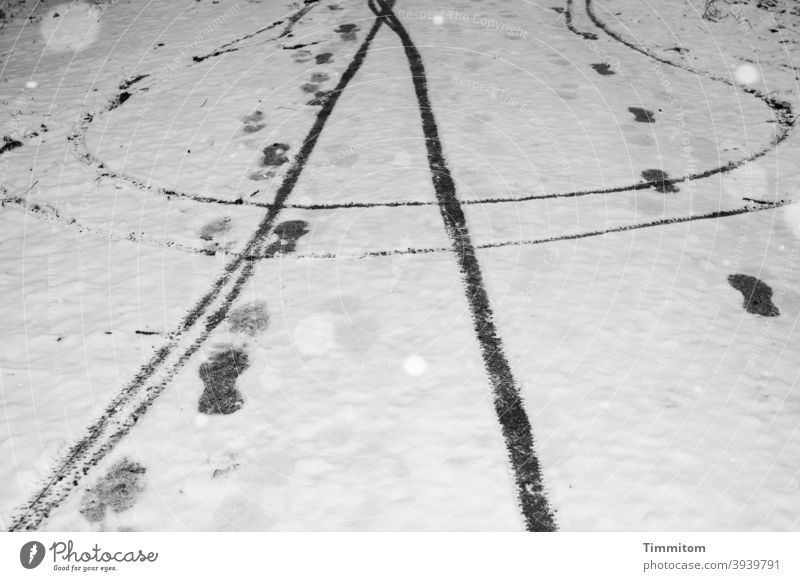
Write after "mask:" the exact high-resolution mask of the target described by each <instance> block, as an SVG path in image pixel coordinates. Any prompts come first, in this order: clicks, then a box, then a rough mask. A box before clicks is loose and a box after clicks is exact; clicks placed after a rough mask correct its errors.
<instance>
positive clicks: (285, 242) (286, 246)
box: [265, 220, 309, 256]
mask: <svg viewBox="0 0 800 581" xmlns="http://www.w3.org/2000/svg"><path fill="white" fill-rule="evenodd" d="M273 232H274V233H275V235H276V236H277V237H278V239H277V240H276V241H275V242H273V243H272V244H270V245H269V246H268V247H267V249H266V251H265V254H267V255H268V256H274V255H276V254H289V253H291V252H294V251H295V249H296V248H297V241H298V240H299V239H300V238H302V237H303V236H305V235H306V234H308V232H309V230H308V222H306V221H305V220H287V221H285V222H281V223H280V224H278V225H277V226H275V230H274V231H273Z"/></svg>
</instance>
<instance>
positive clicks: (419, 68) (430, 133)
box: [369, 0, 556, 531]
mask: <svg viewBox="0 0 800 581" xmlns="http://www.w3.org/2000/svg"><path fill="white" fill-rule="evenodd" d="M376 1H377V4H379V5H380V6H381V9H380V10H378V9H377V7H376ZM369 6H370V8H371V9H372V11H373V12H375V14H376V15H377V16H378V18H379V19H381V20H385V21H386V23H387V25H388V26H389V28H390V29H391V30H393V31H394V32H395V34H397V36H398V37H399V39H400V42H401V43H402V44H403V48H404V50H405V54H406V59H407V60H408V65H409V69H410V72H411V77H412V80H413V84H414V91H415V93H416V97H417V104H418V108H419V112H420V117H421V122H422V130H423V134H424V135H425V145H426V149H427V153H428V165H429V167H430V170H431V178H432V181H433V188H434V191H435V193H436V198H437V201H438V206H439V212H440V214H441V216H442V221H443V223H444V228H445V230H446V232H447V234H448V237H449V238H450V242H451V245H452V248H453V251H454V252H455V254H456V255H457V257H458V262H459V268H460V270H461V275H462V283H463V285H464V291H465V294H466V298H467V304H468V305H469V309H470V314H471V316H472V320H473V327H474V330H475V333H476V336H477V339H478V344H479V346H480V349H481V353H482V355H483V361H484V367H485V369H486V372H487V375H488V376H489V381H490V383H491V385H492V392H493V398H494V406H495V412H496V414H497V419H498V421H499V423H500V425H501V427H502V432H503V437H504V440H505V444H506V449H507V451H508V455H509V460H510V462H511V466H512V469H513V472H514V479H515V481H516V486H517V496H518V500H519V503H520V508H521V509H522V515H523V518H524V519H525V526H526V528H527V529H528V530H529V531H554V530H556V523H555V516H554V514H553V512H552V510H551V509H550V506H549V502H548V500H547V497H546V495H545V492H544V485H543V482H542V474H541V468H540V466H539V459H538V458H537V456H536V453H535V451H534V442H533V430H532V427H531V423H530V420H529V419H528V415H527V413H526V412H525V408H524V406H523V403H522V396H521V393H520V391H519V388H518V387H517V385H516V380H515V379H514V375H513V373H512V371H511V366H510V364H509V363H508V360H507V358H506V356H505V352H504V348H503V343H502V340H501V339H500V335H499V333H498V330H497V328H496V327H495V324H494V314H493V312H492V307H491V303H490V300H489V295H488V294H487V292H486V289H485V287H484V284H483V275H482V273H481V268H480V264H479V263H478V258H477V254H476V251H475V247H474V246H473V244H472V240H471V238H470V234H469V228H468V226H467V220H466V216H465V215H464V210H463V209H462V207H461V204H460V203H459V200H458V197H457V194H456V186H455V181H454V180H453V177H452V176H451V175H450V170H449V169H448V167H447V162H446V159H445V156H444V150H443V147H442V143H441V140H440V138H439V129H438V125H437V123H436V119H435V116H434V114H433V109H432V106H431V101H430V96H429V95H428V81H427V76H426V72H425V66H424V64H423V60H422V55H421V54H420V53H419V51H418V50H417V47H416V45H415V44H414V42H413V41H412V40H411V37H410V35H409V34H408V32H407V31H406V29H405V27H404V26H403V24H402V23H401V22H400V21H399V20H398V19H397V17H396V16H395V14H394V12H393V11H392V4H388V5H387V4H386V3H385V2H384V0H369Z"/></svg>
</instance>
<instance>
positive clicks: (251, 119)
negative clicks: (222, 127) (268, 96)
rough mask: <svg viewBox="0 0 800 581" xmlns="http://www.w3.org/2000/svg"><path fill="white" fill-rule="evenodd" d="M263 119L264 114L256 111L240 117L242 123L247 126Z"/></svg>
mask: <svg viewBox="0 0 800 581" xmlns="http://www.w3.org/2000/svg"><path fill="white" fill-rule="evenodd" d="M263 119H264V112H263V111H258V110H256V111H253V112H252V113H250V114H249V115H245V116H244V117H242V123H247V124H251V123H258V122H259V121H262V120H263Z"/></svg>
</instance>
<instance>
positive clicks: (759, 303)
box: [728, 274, 781, 317]
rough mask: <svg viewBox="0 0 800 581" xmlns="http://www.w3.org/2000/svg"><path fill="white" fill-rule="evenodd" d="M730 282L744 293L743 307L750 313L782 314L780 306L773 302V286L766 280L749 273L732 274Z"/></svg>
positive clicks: (769, 315) (764, 315)
mask: <svg viewBox="0 0 800 581" xmlns="http://www.w3.org/2000/svg"><path fill="white" fill-rule="evenodd" d="M728 284H730V285H731V286H732V287H733V288H735V289H736V290H738V291H739V292H740V293H742V297H743V298H744V304H743V305H742V308H744V310H746V311H747V312H748V313H752V314H753V315H761V316H762V317H777V316H778V315H780V314H781V313H780V311H779V310H778V307H776V306H775V305H774V304H772V288H770V286H769V285H768V284H766V283H765V282H763V281H761V280H759V279H757V278H756V277H754V276H749V275H747V274H732V275H730V276H729V277H728Z"/></svg>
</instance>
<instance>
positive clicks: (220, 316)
mask: <svg viewBox="0 0 800 581" xmlns="http://www.w3.org/2000/svg"><path fill="white" fill-rule="evenodd" d="M381 24H382V20H381V19H379V18H376V19H375V22H374V23H373V25H372V28H371V29H370V31H369V33H368V34H367V36H366V38H365V39H364V42H363V43H362V44H361V46H360V47H359V49H358V51H357V52H356V54H355V56H354V57H353V60H352V61H351V62H350V64H349V65H348V67H347V69H346V70H345V71H344V73H343V74H342V77H341V78H340V80H339V82H338V84H337V85H336V88H335V89H334V90H333V91H332V92H331V94H330V95H329V97H328V99H326V101H325V103H324V104H323V105H322V109H321V110H320V111H319V113H317V117H316V120H315V122H314V125H313V126H312V128H311V130H310V131H309V134H308V136H307V137H306V140H305V141H304V143H303V145H302V147H301V148H300V151H299V153H298V155H297V156H296V158H295V160H294V162H293V163H292V167H291V168H290V169H289V171H288V172H287V173H286V176H285V177H284V180H283V183H282V184H281V187H280V188H279V190H278V193H277V194H276V203H275V204H274V205H273V206H272V207H271V208H270V210H269V212H268V213H267V215H266V216H265V217H264V219H263V220H262V222H261V223H260V225H259V226H258V228H257V229H256V231H255V232H254V234H253V235H252V237H251V239H250V241H249V242H248V244H247V246H246V247H245V249H244V252H243V253H242V255H241V256H239V257H237V258H235V259H234V260H232V261H231V262H230V263H228V264H227V265H226V266H225V268H224V271H223V273H222V274H221V276H220V277H219V278H218V279H217V280H216V281H214V283H213V284H212V287H211V289H210V290H209V292H208V293H206V295H205V296H204V297H203V298H202V299H201V300H200V301H199V302H198V303H197V304H196V305H195V306H194V308H192V310H191V311H189V313H188V314H187V315H186V316H185V317H184V319H183V321H182V322H181V323H180V325H179V326H178V329H177V331H175V332H174V333H172V334H171V337H172V339H171V340H170V342H169V343H167V344H166V345H164V346H162V347H161V348H160V349H159V350H158V351H157V352H156V353H155V355H154V356H153V358H152V359H151V360H150V362H148V363H147V364H145V365H144V366H143V367H142V368H141V369H140V370H139V372H138V373H137V375H136V376H135V377H134V378H133V380H132V381H131V382H130V383H129V384H127V385H126V386H125V387H124V388H123V389H122V391H121V392H120V393H119V394H118V395H117V396H116V397H115V398H114V400H113V401H112V402H111V404H110V405H109V406H108V407H107V408H106V411H105V412H104V413H103V414H102V415H101V416H100V418H98V419H97V420H96V421H95V422H94V423H93V424H92V425H91V426H89V427H88V428H87V433H86V434H85V435H84V436H83V437H82V438H81V439H80V440H79V441H78V442H76V443H75V444H74V445H73V446H72V447H71V448H70V450H69V451H68V452H67V454H66V455H65V457H64V458H62V460H61V461H60V462H59V463H58V465H57V467H56V468H55V469H54V470H53V472H52V473H51V474H50V476H49V477H48V478H47V481H46V482H45V484H44V485H43V486H42V488H40V489H39V491H38V492H37V493H35V494H34V495H33V497H32V498H31V499H30V500H29V501H28V502H27V503H26V504H25V505H24V506H23V507H21V508H20V509H19V510H18V511H17V514H16V516H15V517H14V518H13V520H12V522H11V526H10V528H9V530H10V531H19V530H32V529H36V528H37V527H38V526H39V525H40V524H41V523H42V522H43V521H44V520H45V519H46V518H47V517H48V516H49V515H50V512H51V511H52V510H54V509H55V508H57V507H58V506H59V505H60V504H61V503H62V502H63V501H64V500H65V499H66V498H67V497H68V495H69V494H70V493H71V492H72V490H74V489H75V488H77V486H78V483H79V481H80V480H81V479H82V478H83V477H84V476H85V475H86V474H87V473H88V472H89V470H90V469H91V467H92V466H94V465H96V464H97V463H98V462H99V461H100V460H101V459H102V458H103V457H104V456H105V455H106V454H108V452H110V451H111V450H112V449H113V448H114V446H115V445H116V444H117V443H118V442H119V440H120V439H122V438H123V437H124V436H125V435H127V433H128V432H129V431H130V430H131V428H132V427H133V426H134V425H136V423H137V421H138V420H139V418H140V417H141V416H142V415H143V414H144V413H145V412H146V411H147V410H148V409H149V408H150V406H151V405H152V404H153V402H154V401H155V400H156V398H157V397H158V396H159V395H160V394H161V393H162V392H163V391H164V389H166V387H167V385H168V383H169V381H171V379H172V378H173V377H174V375H175V373H177V371H178V370H179V369H180V368H181V367H183V365H184V364H185V363H186V361H187V360H188V359H189V358H190V357H191V356H192V355H193V354H194V353H195V352H196V351H197V350H198V349H199V348H200V347H201V346H202V344H203V342H204V341H205V340H206V338H207V337H208V336H209V334H210V333H211V331H213V330H214V328H215V327H216V326H217V325H219V323H220V322H221V321H222V320H224V318H225V315H226V314H227V311H228V309H229V308H230V305H231V303H232V302H233V301H234V300H235V299H236V298H237V297H238V295H239V293H240V292H241V289H242V288H243V286H244V284H245V283H246V282H247V281H248V280H249V279H250V277H251V276H252V273H253V268H254V264H255V263H254V262H253V261H252V260H247V259H246V255H247V254H258V252H259V251H260V248H261V245H262V243H263V241H264V240H265V238H266V237H267V236H268V235H269V233H270V229H271V227H272V224H273V222H274V221H275V218H276V217H277V215H278V213H279V212H280V211H281V209H282V204H283V203H284V202H285V201H286V199H287V198H288V197H289V195H290V194H291V192H292V190H293V188H294V186H295V184H296V183H297V180H298V178H299V177H300V174H301V172H302V171H303V167H304V165H305V163H306V162H307V160H308V158H309V156H310V155H311V152H312V151H313V149H314V146H315V145H316V143H317V140H318V139H319V136H320V134H321V132H322V130H323V129H324V126H325V123H326V122H327V120H328V118H329V117H330V115H331V113H332V112H333V108H334V106H335V105H336V102H337V101H338V99H339V97H340V95H341V94H342V91H343V90H344V89H345V87H346V86H347V85H348V84H349V82H350V81H351V80H352V78H353V77H354V76H355V74H356V73H357V72H358V70H359V69H360V67H361V65H362V63H363V61H364V59H365V57H366V55H367V52H368V50H369V47H370V44H371V43H372V40H373V38H374V37H375V35H376V34H377V32H378V30H379V28H380V26H381ZM275 248H276V249H277V246H276V247H275ZM238 270H241V272H240V273H239V274H238V275H236V273H237V271H238ZM234 276H236V279H235V281H234V282H233V286H232V288H231V290H230V291H229V292H228V293H227V295H225V297H224V298H223V299H222V301H221V306H220V307H219V308H217V310H216V311H215V312H214V313H212V314H211V315H209V316H208V317H207V320H206V325H205V328H204V329H203V330H202V331H201V333H200V336H199V337H198V338H197V339H196V340H195V341H194V342H193V343H191V344H190V345H189V346H188V348H186V350H185V351H184V353H183V354H182V355H181V356H180V357H179V358H178V360H177V361H176V362H175V364H174V365H173V366H172V367H171V368H169V369H168V370H166V377H165V378H164V379H163V380H162V381H161V382H160V383H157V384H155V385H150V386H148V387H147V388H146V391H145V394H146V395H145V397H144V399H143V401H142V402H141V403H138V402H135V401H134V398H135V396H136V395H137V394H138V393H139V392H140V391H141V389H142V388H143V386H144V383H145V382H146V381H147V380H149V379H150V378H151V377H152V376H153V375H154V373H155V372H156V371H158V370H159V368H160V367H161V366H162V365H163V364H164V362H165V361H166V360H167V358H168V357H169V356H170V355H171V353H172V352H173V351H175V349H177V348H179V347H180V345H179V343H178V339H180V338H181V336H183V335H184V334H185V333H186V332H187V331H189V330H190V329H191V328H192V327H194V326H195V325H196V323H198V322H199V321H200V319H201V318H202V316H203V315H204V313H205V311H206V310H207V309H208V308H209V306H211V304H212V302H213V301H214V300H215V299H216V298H217V296H218V295H219V294H220V293H221V292H222V291H223V289H224V287H225V286H226V285H227V284H228V282H229V281H230V280H231V278H232V277H234ZM127 404H131V405H135V406H136V407H135V409H134V410H133V411H132V412H131V413H128V414H127V415H125V416H124V417H122V418H120V419H119V420H117V419H116V416H117V415H119V414H120V413H121V412H120V410H121V409H122V408H123V406H125V405H127ZM112 420H115V421H116V424H117V426H116V429H115V427H114V426H112V427H111V428H108V429H107V426H109V424H110V423H111V421H112ZM109 429H110V430H113V431H112V433H110V434H106V433H105V432H107V431H109ZM93 446H96V448H97V449H96V450H94V451H91V450H90V449H91V447H93Z"/></svg>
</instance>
